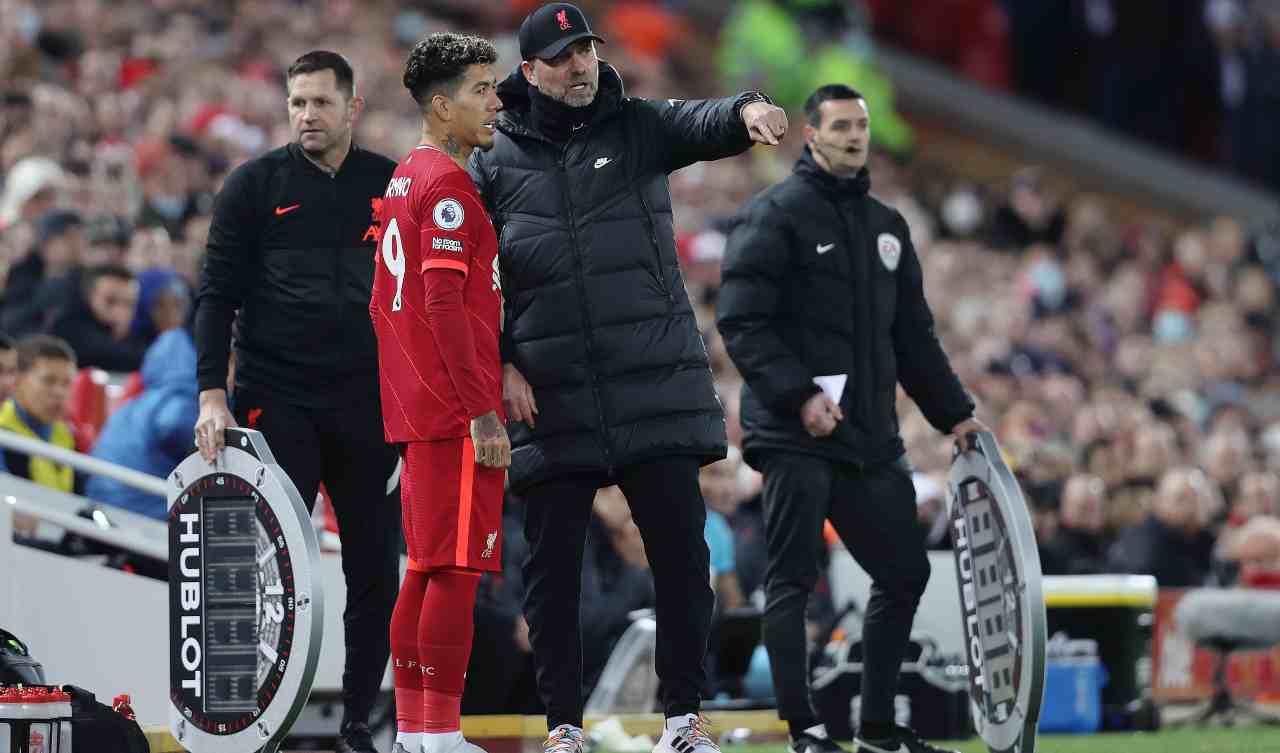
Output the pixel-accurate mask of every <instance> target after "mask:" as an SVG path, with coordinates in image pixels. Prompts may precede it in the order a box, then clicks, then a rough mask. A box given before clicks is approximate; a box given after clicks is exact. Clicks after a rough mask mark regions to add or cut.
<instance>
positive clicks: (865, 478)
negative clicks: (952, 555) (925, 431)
mask: <svg viewBox="0 0 1280 753" xmlns="http://www.w3.org/2000/svg"><path fill="white" fill-rule="evenodd" d="M763 465H764V468H763V473H764V515H765V538H766V541H767V545H768V549H769V566H768V569H767V570H766V572H765V596H766V604H765V614H764V640H765V647H766V648H767V649H768V651H769V667H770V671H771V672H772V674H773V687H774V691H775V693H776V694H777V700H778V716H779V717H780V718H782V719H784V720H787V721H794V722H812V723H815V724H816V723H817V714H816V713H815V712H814V709H813V703H812V701H811V700H810V697H809V672H808V661H807V652H806V645H805V631H804V613H805V606H806V604H807V602H808V599H809V595H810V593H812V591H813V587H814V584H815V583H816V582H817V580H818V557H819V555H820V552H821V548H822V547H823V546H824V544H823V539H822V525H823V520H824V519H830V520H831V524H832V525H833V526H834V527H835V529H836V532H837V533H838V534H839V535H840V539H841V540H842V541H843V542H844V544H845V546H846V547H848V548H849V552H850V553H851V554H852V555H853V557H854V559H856V560H857V562H858V564H859V565H861V566H862V568H863V569H864V570H866V572H867V574H868V575H870V576H871V598H870V600H869V601H868V602H867V605H866V618H865V620H864V623H863V636H862V662H863V664H862V666H863V674H862V719H861V721H862V722H872V723H876V724H892V723H893V720H894V713H893V697H894V694H895V693H896V692H897V687H898V672H899V670H900V668H901V665H902V658H903V655H904V654H905V652H906V648H907V642H908V639H909V637H910V633H911V623H912V621H913V620H914V618H915V612H916V606H917V605H918V604H919V603H920V596H921V594H923V593H924V588H925V585H926V584H927V583H928V582H929V558H928V555H927V553H926V552H925V546H924V531H923V528H922V527H921V526H920V525H918V524H917V523H916V501H915V500H916V497H915V487H914V486H913V484H912V482H911V475H910V473H909V472H908V471H907V470H906V469H905V467H904V466H903V465H899V464H895V463H890V464H887V465H884V466H880V467H878V468H874V469H870V470H867V471H865V472H859V471H857V470H855V469H854V468H852V467H848V466H843V465H840V464H837V463H833V462H831V461H828V460H824V459H822V458H819V457H814V456H811V455H802V454H792V453H771V454H769V455H768V456H766V457H765V459H764V463H763Z"/></svg>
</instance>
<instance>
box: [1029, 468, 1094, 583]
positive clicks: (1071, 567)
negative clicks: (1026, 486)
mask: <svg viewBox="0 0 1280 753" xmlns="http://www.w3.org/2000/svg"><path fill="white" fill-rule="evenodd" d="M1105 506H1106V487H1105V486H1104V485H1103V483H1102V479H1100V478H1098V477H1097V476H1090V475H1088V474H1083V473H1079V474H1076V475H1074V476H1072V477H1071V478H1069V479H1067V484H1066V487H1065V488H1064V489H1063V492H1062V502H1061V505H1060V509H1059V513H1058V526H1057V528H1056V529H1054V532H1053V535H1052V536H1050V537H1049V539H1048V540H1047V541H1042V542H1040V567H1041V569H1042V570H1043V571H1044V574H1045V575H1095V574H1097V573H1103V572H1106V558H1107V543H1108V537H1107V535H1106V531H1105V527H1106V522H1107V519H1106V515H1105V514H1104V507H1105Z"/></svg>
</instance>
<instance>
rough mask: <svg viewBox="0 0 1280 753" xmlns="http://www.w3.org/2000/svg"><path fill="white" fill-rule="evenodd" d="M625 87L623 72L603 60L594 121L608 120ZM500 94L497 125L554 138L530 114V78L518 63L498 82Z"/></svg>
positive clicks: (517, 132)
mask: <svg viewBox="0 0 1280 753" xmlns="http://www.w3.org/2000/svg"><path fill="white" fill-rule="evenodd" d="M625 96H626V90H625V88H624V87H623V84H622V76H620V75H618V71H617V70H615V69H614V67H613V66H612V65H609V64H608V63H606V62H604V61H603V60H602V61H600V90H599V91H598V92H596V102H595V104H596V108H595V115H594V116H593V117H592V118H591V124H595V123H599V122H601V121H603V120H606V119H608V118H610V117H612V116H613V115H615V114H616V113H617V112H618V109H619V107H620V106H621V104H622V100H623V98H624V97H625ZM498 98H499V99H501V100H502V112H500V113H498V129H499V130H501V131H502V132H503V133H506V134H507V135H509V136H528V137H532V138H536V139H541V140H543V141H552V139H550V138H549V137H547V136H546V135H545V134H543V133H542V132H540V131H539V130H538V128H537V125H536V124H535V123H534V122H533V118H531V117H530V110H531V100H530V97H529V81H528V80H527V79H526V78H525V77H524V74H523V73H521V72H520V66H518V65H517V66H516V67H515V70H513V71H512V72H511V75H509V76H507V77H506V79H504V80H503V81H502V83H500V84H498Z"/></svg>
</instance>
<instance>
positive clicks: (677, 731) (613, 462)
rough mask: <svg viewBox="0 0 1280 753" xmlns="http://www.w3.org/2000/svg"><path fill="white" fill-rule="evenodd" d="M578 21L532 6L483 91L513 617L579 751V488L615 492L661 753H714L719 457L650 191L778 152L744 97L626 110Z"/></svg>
mask: <svg viewBox="0 0 1280 753" xmlns="http://www.w3.org/2000/svg"><path fill="white" fill-rule="evenodd" d="M598 41H601V40H600V38H599V37H598V36H596V35H595V34H594V33H592V31H591V29H590V27H589V26H588V25H587V19H586V18H585V17H584V16H583V14H582V12H581V11H580V10H578V8H576V7H574V6H573V5H570V4H568V3H552V4H548V5H544V6H542V7H541V8H539V9H537V10H535V11H534V12H533V13H531V14H530V15H529V16H528V17H527V18H526V19H525V21H524V24H523V25H522V26H521V28H520V54H521V56H522V57H523V59H524V61H523V62H522V63H521V64H520V67H519V68H518V69H517V70H515V71H514V72H512V74H511V76H510V77H509V78H508V79H507V80H506V81H504V82H503V83H502V84H501V85H500V86H499V88H498V94H499V96H501V97H502V102H503V107H504V109H503V111H502V113H501V114H500V115H499V118H498V124H497V128H498V134H497V137H496V140H495V143H494V147H493V149H491V150H489V151H487V152H484V153H480V152H477V153H475V154H474V155H473V158H472V159H473V161H472V173H473V177H474V178H475V181H476V185H477V186H478V187H479V188H480V192H481V195H482V196H483V197H484V199H485V201H486V203H487V204H488V205H489V209H490V214H491V216H492V217H493V220H494V223H495V225H496V226H497V228H498V232H499V259H500V267H501V270H502V272H501V273H502V292H503V296H504V298H505V306H506V317H505V326H504V332H503V361H504V385H503V386H504V390H503V394H504V400H505V402H506V405H507V416H508V418H509V420H510V421H511V425H510V427H509V429H508V431H509V433H510V436H511V445H512V448H513V451H512V459H511V467H510V469H509V471H508V474H509V475H508V478H509V480H510V484H511V487H512V488H513V490H514V491H516V492H517V493H519V494H521V495H522V496H523V497H524V501H525V509H526V517H525V532H526V536H527V538H528V540H529V546H530V557H529V559H528V561H527V566H526V570H525V572H526V574H525V583H526V584H527V594H526V597H525V614H526V617H527V619H528V622H529V630H530V639H531V642H532V644H533V648H534V654H535V661H536V663H537V666H538V684H539V691H540V693H541V695H542V697H543V700H544V702H545V703H546V706H547V725H548V728H549V729H551V731H552V734H551V737H550V738H549V739H548V741H547V745H546V747H547V748H548V749H554V750H556V751H557V753H572V752H573V751H578V750H580V749H581V747H582V742H583V740H582V709H583V698H582V641H581V634H580V625H579V613H578V604H579V600H580V596H581V571H582V557H583V542H584V540H585V536H586V529H587V523H588V521H589V520H590V517H591V503H592V499H593V497H594V496H595V492H596V490H597V489H598V488H599V487H601V486H606V485H610V484H619V485H621V487H622V489H623V491H624V492H625V494H626V496H627V500H628V502H629V503H630V505H631V508H632V512H633V516H634V519H635V521H636V524H637V525H638V526H639V528H640V531H641V533H642V535H643V537H644V541H645V544H646V549H647V551H648V555H649V561H650V563H651V564H652V568H653V577H654V581H655V588H656V592H657V621H658V645H657V661H656V663H657V669H658V674H659V676H660V677H661V678H662V682H663V687H664V699H663V703H664V707H665V712H666V715H667V717H669V721H668V725H667V726H668V730H667V731H666V732H664V734H663V736H662V739H661V741H660V742H659V744H658V748H656V749H655V750H659V752H660V753H662V751H667V752H668V753H669V751H671V750H673V748H672V745H676V746H678V747H679V750H680V753H693V751H694V750H695V749H696V750H698V752H699V753H702V752H703V751H704V750H709V749H714V747H715V744H714V742H713V741H712V740H711V739H710V738H709V737H707V736H706V735H705V734H704V732H703V731H702V729H701V728H700V727H699V726H698V724H697V719H698V716H697V712H698V709H699V707H700V702H701V699H700V688H701V687H702V685H703V680H704V673H703V669H702V661H703V655H704V654H705V653H706V646H707V634H708V630H709V626H710V620H711V610H712V602H713V596H712V593H711V588H710V585H709V579H710V575H709V565H708V554H707V546H706V543H705V542H704V540H703V537H702V529H703V523H704V520H705V517H706V510H705V507H704V505H703V502H702V497H701V494H700V492H699V489H698V467H699V466H700V465H701V464H703V463H707V462H711V461H713V460H716V459H718V458H721V457H724V453H725V427H724V414H723V412H722V411H721V408H720V403H719V401H718V400H717V399H716V394H715V390H714V388H713V386H712V381H711V371H710V368H709V366H708V362H707V353H706V348H705V347H704V346H703V343H702V339H701V337H700V335H699V333H698V329H697V326H696V324H695V322H694V317H693V311H692V308H691V307H690V305H689V298H688V295H687V294H686V292H685V289H684V281H683V280H682V279H681V276H680V270H679V268H678V267H677V262H676V250H675V236H674V232H673V230H672V214H671V194H670V191H669V189H668V186H667V175H668V174H669V173H671V172H672V171H674V170H678V169H680V168H681V167H684V166H686V165H689V164H692V163H694V162H697V161H699V160H711V159H719V158H721V157H728V156H730V155H734V154H738V153H741V152H743V151H745V150H746V149H747V148H748V147H750V146H751V142H752V141H753V140H754V141H759V142H763V143H768V144H776V143H777V141H778V139H779V138H781V136H782V135H783V133H784V132H785V131H786V116H785V114H784V113H783V112H782V110H781V109H779V108H777V107H775V106H773V105H771V104H769V102H768V101H767V99H766V98H765V97H763V96H762V95H760V94H758V93H747V94H742V95H739V96H735V97H727V98H725V99H716V100H706V101H684V100H664V101H648V100H643V99H637V98H634V97H627V96H625V95H624V93H623V88H622V79H621V78H620V77H619V76H618V73H617V71H615V70H614V69H613V67H611V66H610V65H608V64H607V63H603V62H601V61H599V60H598V59H597V58H596V50H595V44H594V43H595V42H598Z"/></svg>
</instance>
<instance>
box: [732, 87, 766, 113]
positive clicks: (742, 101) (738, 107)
mask: <svg viewBox="0 0 1280 753" xmlns="http://www.w3.org/2000/svg"><path fill="white" fill-rule="evenodd" d="M752 102H766V103H768V104H773V100H772V99H770V98H769V95H768V94H765V93H764V92H762V91H749V92H747V93H746V94H743V95H742V96H741V97H738V101H737V102H735V103H734V105H733V111H734V112H735V113H737V114H738V117H739V118H741V117H742V108H744V107H746V106H747V105H749V104H751V103H752Z"/></svg>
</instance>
